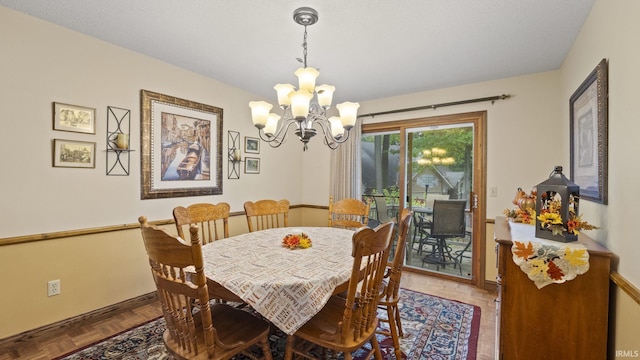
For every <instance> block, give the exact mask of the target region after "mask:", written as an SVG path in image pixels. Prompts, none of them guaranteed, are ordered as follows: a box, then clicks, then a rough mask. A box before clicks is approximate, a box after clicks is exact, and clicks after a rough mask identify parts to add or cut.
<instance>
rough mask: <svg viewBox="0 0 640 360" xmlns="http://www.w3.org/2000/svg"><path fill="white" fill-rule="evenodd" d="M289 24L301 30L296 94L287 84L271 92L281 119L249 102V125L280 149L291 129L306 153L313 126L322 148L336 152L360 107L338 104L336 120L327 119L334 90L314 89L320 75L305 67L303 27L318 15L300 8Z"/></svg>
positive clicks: (326, 87)
mask: <svg viewBox="0 0 640 360" xmlns="http://www.w3.org/2000/svg"><path fill="white" fill-rule="evenodd" d="M293 20H294V21H295V22H296V23H297V24H300V25H302V26H304V40H303V43H302V48H303V59H299V58H298V59H297V60H298V61H299V62H301V63H302V64H303V67H302V68H299V69H298V70H297V71H296V72H295V73H294V74H295V75H296V76H297V77H298V90H296V88H295V87H294V86H293V85H291V84H277V85H276V86H275V87H274V89H275V90H276V93H277V95H278V104H279V105H280V108H281V109H282V111H283V114H282V116H280V115H278V114H275V113H272V112H271V109H272V108H273V105H271V104H269V103H268V102H266V101H251V102H250V103H249V107H251V119H252V120H253V125H255V127H256V128H258V134H259V135H260V138H261V139H262V140H263V141H265V142H267V143H269V145H270V146H271V147H274V148H275V147H278V146H280V145H282V144H283V143H284V142H285V140H286V136H287V133H288V131H289V128H290V127H292V126H293V127H294V129H295V130H294V133H295V134H296V135H297V136H298V139H300V141H301V142H302V143H303V150H307V148H308V147H307V143H308V142H309V140H310V139H311V138H312V137H314V136H315V135H316V134H317V130H316V128H315V127H314V125H316V124H317V125H318V127H319V128H320V129H321V130H322V132H323V134H324V143H325V145H327V146H328V147H329V148H331V149H336V148H337V147H338V144H340V143H343V142H345V141H347V139H348V138H349V132H350V130H351V128H352V127H353V126H354V125H355V123H356V118H357V114H358V107H359V106H360V104H358V103H352V102H344V103H341V104H338V105H336V108H337V109H338V112H339V114H340V116H339V117H337V116H331V117H327V110H328V109H329V108H330V107H331V101H332V100H333V92H334V91H335V87H333V86H331V85H319V86H316V78H317V77H318V75H320V72H318V70H316V69H314V68H312V67H308V66H307V26H310V25H313V24H315V23H316V22H318V12H317V11H316V10H314V9H312V8H309V7H301V8H298V9H296V10H295V11H294V12H293ZM314 93H315V94H316V98H315V99H314V97H313V94H314ZM281 120H282V121H281Z"/></svg>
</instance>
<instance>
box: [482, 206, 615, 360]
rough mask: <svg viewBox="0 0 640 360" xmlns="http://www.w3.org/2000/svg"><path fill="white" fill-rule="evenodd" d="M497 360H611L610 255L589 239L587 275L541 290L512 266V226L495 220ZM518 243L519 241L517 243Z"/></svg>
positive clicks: (582, 237)
mask: <svg viewBox="0 0 640 360" xmlns="http://www.w3.org/2000/svg"><path fill="white" fill-rule="evenodd" d="M494 228H495V240H496V242H497V247H498V278H497V279H496V280H497V283H498V299H497V300H496V305H497V316H498V319H497V331H498V334H497V337H496V343H497V344H496V345H497V349H496V354H497V355H498V356H497V358H498V359H499V360H525V359H536V360H541V359H554V360H555V359H563V360H570V359H579V360H587V359H594V360H595V359H597V360H602V359H606V358H607V326H608V313H609V270H610V263H611V252H609V251H608V250H607V249H605V248H604V247H603V246H601V245H599V244H598V243H596V242H595V241H593V240H592V239H590V238H588V237H587V236H585V235H583V234H580V236H579V238H578V242H580V243H582V244H584V245H585V246H586V247H587V249H588V251H589V270H588V271H587V272H586V273H584V274H582V275H578V276H577V277H576V278H575V279H573V280H569V281H566V282H564V283H561V284H555V283H554V284H549V285H547V286H545V287H543V288H541V289H538V288H537V287H536V285H535V284H534V283H533V281H531V280H530V279H529V278H528V277H527V275H526V274H525V273H524V272H523V271H522V270H520V268H519V267H518V266H517V265H516V264H515V263H514V261H513V255H512V253H511V247H512V241H511V240H512V239H511V232H510V230H509V222H508V220H507V219H506V218H505V217H497V218H496V222H495V227H494ZM514 240H517V239H514Z"/></svg>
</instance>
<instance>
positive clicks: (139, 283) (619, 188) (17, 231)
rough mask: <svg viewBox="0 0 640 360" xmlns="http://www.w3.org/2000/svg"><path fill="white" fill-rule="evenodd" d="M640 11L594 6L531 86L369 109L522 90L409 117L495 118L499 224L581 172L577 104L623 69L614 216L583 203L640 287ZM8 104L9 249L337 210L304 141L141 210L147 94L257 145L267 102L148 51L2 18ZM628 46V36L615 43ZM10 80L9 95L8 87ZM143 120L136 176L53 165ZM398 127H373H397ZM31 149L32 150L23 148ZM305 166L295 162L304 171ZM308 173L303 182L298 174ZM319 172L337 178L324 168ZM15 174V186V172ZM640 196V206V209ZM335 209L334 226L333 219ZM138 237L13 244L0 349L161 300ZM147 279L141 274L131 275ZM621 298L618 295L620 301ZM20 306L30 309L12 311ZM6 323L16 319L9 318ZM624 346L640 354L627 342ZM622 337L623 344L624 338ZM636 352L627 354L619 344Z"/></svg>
mask: <svg viewBox="0 0 640 360" xmlns="http://www.w3.org/2000/svg"><path fill="white" fill-rule="evenodd" d="M639 7H640V3H638V2H634V1H631V0H597V1H596V3H595V5H594V7H593V10H592V13H591V15H590V16H589V18H588V19H587V22H586V23H585V26H584V28H583V29H582V31H581V33H580V35H579V36H578V38H577V39H576V43H575V44H574V47H573V48H572V50H571V51H570V53H569V54H568V56H567V59H566V60H565V62H564V64H563V65H562V68H561V69H559V70H555V71H550V72H545V73H540V74H531V75H527V76H521V77H515V78H509V79H498V80H495V81H489V82H484V83H478V84H469V85H465V86H459V87H454V88H448V89H441V90H437V91H430V92H424V93H417V94H408V95H403V96H397V97H393V98H387V99H379V100H372V101H366V102H363V103H362V104H361V108H360V109H361V113H369V112H376V111H383V110H392V109H397V108H404V107H414V106H420V105H427V104H432V103H440V102H449V101H456V100H463V99H468V98H477V97H485V96H492V95H500V94H503V93H504V94H510V95H512V98H511V99H509V100H506V101H498V102H496V103H495V104H493V105H491V104H490V103H477V104H469V105H464V106H459V107H452V108H441V109H437V110H428V111H422V112H415V113H406V114H402V118H418V117H427V116H435V115H443V114H449V113H459V112H469V111H481V110H486V111H487V112H488V149H487V154H488V160H487V185H488V186H489V187H496V188H497V189H498V196H497V197H487V203H486V204H484V206H486V209H487V217H488V218H494V217H495V216H497V215H500V214H501V213H502V210H503V209H505V208H508V207H511V206H512V205H511V199H512V197H513V194H514V191H515V189H516V188H517V187H522V188H524V189H528V188H530V187H532V186H533V185H535V184H537V183H539V182H540V181H542V180H544V178H545V177H546V176H547V174H549V172H550V171H551V169H552V168H553V166H554V165H563V166H565V167H566V168H568V166H569V152H568V151H569V150H568V148H569V145H568V138H569V135H568V134H569V123H568V98H569V96H570V95H571V93H572V92H573V91H574V90H575V88H576V87H577V86H578V85H579V84H580V83H581V82H582V80H583V79H584V78H585V77H586V76H587V75H588V73H589V72H590V71H591V70H592V69H593V67H595V65H596V64H597V63H598V61H599V60H600V59H601V58H608V59H609V60H610V67H609V69H610V111H609V121H610V124H609V126H610V128H609V130H610V143H609V160H610V165H609V194H610V196H609V199H610V201H609V205H608V206H603V205H597V204H595V203H590V202H587V201H583V202H582V203H581V212H583V213H584V217H585V219H586V220H588V221H589V222H593V223H595V224H599V225H601V226H602V227H603V229H602V230H600V231H597V232H594V234H589V235H592V236H593V237H595V238H596V239H598V240H599V241H601V242H602V243H604V244H605V245H606V246H607V247H609V248H610V249H611V250H612V251H614V253H615V254H616V255H617V256H618V257H619V267H618V271H619V272H620V273H621V274H622V276H624V277H625V278H626V279H628V280H629V281H630V282H631V283H632V284H635V285H636V287H638V286H639V285H640V263H638V262H637V261H634V260H635V259H637V258H638V257H639V256H640V246H638V245H637V244H638V243H637V241H635V236H634V235H635V234H634V233H635V231H634V228H632V227H631V226H630V224H633V223H634V220H635V211H634V208H632V206H633V204H635V203H637V202H638V201H635V199H636V198H638V197H640V193H639V192H637V191H635V190H636V188H637V184H638V183H640V174H639V173H638V172H637V171H635V170H634V167H633V166H630V165H629V164H631V163H632V160H633V159H634V156H635V153H636V152H637V140H636V139H635V137H636V136H635V134H637V133H638V130H640V129H638V127H640V123H638V122H637V121H636V120H635V118H636V117H637V116H635V115H636V112H635V111H634V110H635V106H634V104H635V97H636V96H635V94H636V93H637V91H636V86H635V85H636V84H638V83H640V73H639V70H638V67H637V64H638V63H640V61H638V60H640V59H639V57H640V54H639V53H638V51H639V50H638V47H637V46H633V44H635V43H636V40H635V34H637V33H639V32H640V24H638V23H637V22H636V21H635V20H634V18H633V15H634V14H637V13H639V10H640V8H639ZM0 32H2V33H3V34H8V35H6V36H3V40H2V42H3V47H4V49H5V50H4V51H3V56H0V77H1V78H2V79H3V85H5V86H0V99H2V100H1V101H2V109H3V113H4V114H5V119H6V121H4V122H3V124H4V129H3V131H2V132H0V144H2V145H0V146H2V149H3V150H4V153H5V154H13V153H16V155H19V156H18V157H16V159H19V160H20V161H19V162H11V165H12V166H13V167H12V168H11V169H15V170H16V171H14V172H5V176H4V177H3V183H2V187H0V192H1V193H0V198H2V206H0V218H1V219H2V227H0V242H1V241H2V238H7V237H13V236H18V235H29V234H37V233H46V232H55V231H66V230H72V229H83V228H93V227H102V226H111V225H114V224H131V223H134V222H135V221H136V219H137V217H138V216H139V215H143V214H144V215H147V216H148V217H149V219H150V220H158V219H168V218H170V211H171V209H172V208H173V207H174V206H176V205H184V204H188V203H192V202H196V201H198V202H199V201H208V202H220V201H226V202H229V203H230V204H231V206H232V211H241V210H242V203H243V202H244V201H245V200H248V199H257V198H263V197H270V198H287V199H289V200H290V201H291V203H292V204H310V205H326V203H327V198H328V184H329V171H328V169H329V155H328V152H327V151H326V150H325V149H324V146H323V145H321V144H320V143H319V142H314V143H313V144H311V145H310V150H309V151H308V152H305V153H303V152H302V151H301V149H300V144H299V143H298V142H296V141H290V142H287V143H286V144H285V145H283V148H281V149H271V148H269V147H268V146H266V144H264V143H263V146H262V147H261V153H260V156H259V157H260V158H261V161H262V163H261V165H262V167H261V173H260V174H259V175H245V174H241V179H240V180H227V179H226V163H225V164H224V169H223V172H224V174H223V175H224V186H223V189H224V194H223V195H219V196H207V197H197V198H172V199H162V200H145V201H142V200H139V192H140V185H139V175H138V174H139V172H140V167H139V149H140V144H139V142H136V139H139V136H140V134H139V125H138V124H139V111H140V109H139V92H140V90H141V89H147V90H152V91H157V92H161V93H164V94H168V95H174V96H178V97H182V98H185V99H188V100H192V101H197V102H202V103H205V104H209V105H214V106H218V107H222V108H223V109H224V136H223V138H224V140H223V141H224V148H225V149H226V131H227V130H234V131H240V132H241V136H242V137H244V136H256V133H255V129H254V128H253V127H252V126H251V124H250V121H248V114H249V113H248V108H247V105H246V104H247V102H248V101H249V100H254V99H257V98H256V97H255V96H254V95H252V94H249V93H247V92H245V91H241V90H239V89H236V88H233V87H230V86H228V85H225V84H222V83H220V82H217V81H215V80H212V79H208V78H204V77H201V76H199V75H196V74H193V73H190V72H187V71H184V70H182V69H179V68H176V67H174V66H171V65H169V64H165V63H161V62H158V61H156V60H153V59H150V58H147V57H145V56H142V55H140V54H136V53H133V52H130V51H128V50H125V49H122V48H118V47H115V46H113V45H110V44H107V43H104V42H102V41H100V40H97V39H93V38H90V37H87V36H84V35H81V34H78V33H75V32H72V31H69V30H66V29H63V28H60V27H58V26H56V25H53V24H50V23H45V22H42V21H40V20H37V19H34V18H31V17H28V16H25V15H22V14H19V13H15V12H13V11H11V10H8V9H6V8H3V7H0ZM614 39H615V41H613V40H614ZM6 84H10V85H9V86H7V85H6ZM54 101H56V102H65V103H71V104H77V105H83V106H90V107H95V108H96V109H97V115H98V116H97V117H98V119H97V130H98V131H97V134H96V135H83V134H77V133H65V132H59V131H53V130H51V103H52V102H54ZM107 106H117V107H122V108H127V109H131V111H132V118H131V123H132V133H131V138H132V148H134V149H136V150H138V151H137V152H134V153H132V155H133V156H132V161H131V176H127V177H113V176H105V173H104V171H105V167H106V164H105V159H104V153H103V152H98V156H97V161H96V169H91V170H86V169H62V168H52V167H51V140H52V139H53V138H62V139H75V140H86V141H95V142H97V146H98V149H104V148H105V146H106V145H105V139H104V132H105V129H106V123H105V121H106V107H107ZM398 118H400V117H398V116H393V117H392V116H386V117H376V118H375V120H373V119H370V118H369V119H365V121H386V120H393V119H398ZM18 150H20V151H18ZM292 164H293V165H292ZM300 169H302V171H300ZM319 169H326V171H322V170H319ZM8 174H10V175H8ZM639 200H640V199H639ZM323 214H324V215H323ZM323 216H326V212H323V210H316V209H307V210H304V211H302V210H294V211H293V213H292V219H293V220H292V224H294V225H295V224H300V225H316V224H323V223H324V222H323V221H322V218H323ZM232 224H233V225H232V229H233V230H232V233H239V232H242V231H246V230H244V229H246V228H245V227H246V224H245V223H244V219H243V218H241V217H240V218H234V219H232ZM491 229H492V227H491V226H488V227H487V247H486V256H487V259H486V260H487V261H486V263H487V268H486V279H487V280H491V281H492V280H494V279H495V254H494V252H493V243H492V241H491V240H492V238H493V234H492V231H491ZM137 235H138V233H137V232H136V231H134V230H128V231H123V232H112V233H104V234H99V235H92V236H78V237H72V238H63V239H56V240H49V241H40V242H34V243H28V244H20V245H10V246H2V247H0V271H2V273H3V274H14V273H15V274H16V275H15V276H4V277H2V278H1V279H0V288H2V289H3V294H15V296H1V297H0V309H3V310H0V318H1V319H2V321H0V338H3V337H6V336H9V335H13V334H16V333H19V332H22V331H25V330H29V329H33V328H35V327H38V326H41V325H45V324H49V323H53V322H56V321H59V320H61V319H65V318H68V317H70V316H75V315H79V314H82V313H85V312H87V311H91V310H94V309H97V308H100V307H104V306H107V305H110V304H113V303H115V302H118V301H122V300H126V299H128V298H131V297H134V296H137V295H140V294H144V293H147V292H149V291H151V290H152V289H153V286H152V282H151V278H150V276H148V269H146V266H147V263H146V258H145V256H144V253H143V249H142V244H141V241H140V239H139V238H138V236H137ZM132 274H136V275H132ZM58 278H59V279H61V280H62V283H61V288H62V295H60V296H57V297H51V298H47V297H46V282H47V281H48V280H52V279H58ZM618 293H620V291H618ZM625 296H626V295H625V293H621V295H620V296H619V297H618V299H619V302H618V303H616V306H617V307H616V312H615V314H614V319H613V320H614V323H615V324H616V328H615V333H616V334H624V333H630V332H633V330H634V328H633V327H632V324H633V323H631V322H628V321H627V320H628V319H629V317H628V316H626V314H638V313H639V312H640V306H639V305H638V304H637V303H635V302H633V301H632V300H630V301H627V300H625V299H626V298H625ZM14 309H18V310H14ZM5 319H6V320H7V321H5ZM619 339H620V342H619V343H616V345H615V346H616V347H618V346H619V347H620V349H626V348H628V347H634V346H635V349H638V348H640V345H637V344H636V343H634V342H633V341H634V340H633V339H626V338H625V337H623V336H621V337H620V338H619ZM616 340H618V339H616ZM636 341H637V340H636ZM622 347H624V348H622Z"/></svg>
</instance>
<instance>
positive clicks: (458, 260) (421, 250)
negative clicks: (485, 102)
mask: <svg viewBox="0 0 640 360" xmlns="http://www.w3.org/2000/svg"><path fill="white" fill-rule="evenodd" d="M473 132H474V127H473V124H469V123H467V124H464V123H462V124H452V125H440V126H431V127H423V128H412V129H407V131H406V138H407V141H406V144H407V154H408V156H407V157H406V159H405V161H406V165H405V171H406V176H405V178H406V179H407V181H406V182H405V185H406V194H407V206H408V207H409V208H411V209H412V210H413V212H414V214H415V216H414V225H415V226H414V231H413V232H412V237H411V242H410V245H409V249H408V251H407V258H406V265H407V266H411V267H416V268H420V269H425V270H428V271H435V272H440V273H445V274H450V275H453V276H461V277H465V278H471V274H472V266H471V262H472V261H471V259H473V247H472V246H471V241H472V239H473V224H472V216H470V214H471V211H472V208H471V206H470V205H471V204H470V201H469V199H470V196H471V194H472V190H473V151H472V150H473ZM457 203H460V204H458V205H457V206H456V204H457ZM462 203H464V204H462ZM443 206H444V207H443ZM449 207H451V208H449Z"/></svg>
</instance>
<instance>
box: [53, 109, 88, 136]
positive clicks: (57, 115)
mask: <svg viewBox="0 0 640 360" xmlns="http://www.w3.org/2000/svg"><path fill="white" fill-rule="evenodd" d="M53 130H61V131H72V132H79V133H85V134H95V133H96V109H94V108H89V107H84V106H77V105H69V104H63V103H57V102H54V103H53Z"/></svg>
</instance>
